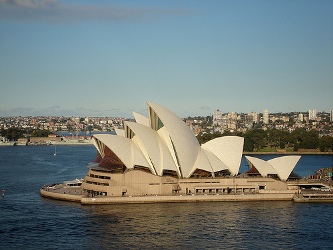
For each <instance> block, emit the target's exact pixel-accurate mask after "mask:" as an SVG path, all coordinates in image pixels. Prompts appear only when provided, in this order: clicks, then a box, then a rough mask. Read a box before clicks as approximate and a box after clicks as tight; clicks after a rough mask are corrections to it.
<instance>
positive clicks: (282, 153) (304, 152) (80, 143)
mask: <svg viewBox="0 0 333 250" xmlns="http://www.w3.org/2000/svg"><path fill="white" fill-rule="evenodd" d="M58 145H59V146H78V145H94V144H93V143H92V141H87V142H55V143H52V144H37V145H25V144H16V145H14V143H13V142H10V143H9V142H8V143H0V147H1V146H3V147H5V146H8V147H9V146H11V147H12V146H58ZM242 155H333V152H318V151H315V152H314V151H291V152H290V151H288V152H276V151H272V152H243V153H242Z"/></svg>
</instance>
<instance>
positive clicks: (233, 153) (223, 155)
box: [201, 136, 244, 175]
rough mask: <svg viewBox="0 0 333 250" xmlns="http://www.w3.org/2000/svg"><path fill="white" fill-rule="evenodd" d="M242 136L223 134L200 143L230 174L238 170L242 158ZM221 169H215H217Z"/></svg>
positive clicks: (234, 173) (236, 172)
mask: <svg viewBox="0 0 333 250" xmlns="http://www.w3.org/2000/svg"><path fill="white" fill-rule="evenodd" d="M243 143H244V138H243V137H239V136H223V137H218V138H215V139H213V140H211V141H208V142H206V143H204V144H202V145H201V147H202V148H204V149H205V150H208V151H210V152H212V153H213V154H214V155H216V156H217V157H218V158H219V159H220V160H221V161H222V162H223V163H224V165H226V166H227V167H228V169H229V171H230V173H231V174H232V175H237V174H238V172H239V167H240V163H241V160H242V153H243ZM219 170H222V169H217V171H219Z"/></svg>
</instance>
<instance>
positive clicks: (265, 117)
mask: <svg viewBox="0 0 333 250" xmlns="http://www.w3.org/2000/svg"><path fill="white" fill-rule="evenodd" d="M263 122H264V124H268V123H269V113H268V110H267V109H265V110H264V113H263Z"/></svg>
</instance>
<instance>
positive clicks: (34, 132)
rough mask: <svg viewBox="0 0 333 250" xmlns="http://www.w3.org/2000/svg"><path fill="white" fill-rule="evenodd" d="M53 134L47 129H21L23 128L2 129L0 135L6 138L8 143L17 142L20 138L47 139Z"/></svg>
mask: <svg viewBox="0 0 333 250" xmlns="http://www.w3.org/2000/svg"><path fill="white" fill-rule="evenodd" d="M50 133H51V132H50V131H49V130H45V129H21V128H15V127H12V128H8V129H1V130H0V135H1V136H2V137H5V138H6V139H7V140H8V141H17V140H18V139H19V138H23V137H26V138H30V137H47V136H49V134H50Z"/></svg>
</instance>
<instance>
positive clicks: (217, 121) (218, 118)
mask: <svg viewBox="0 0 333 250" xmlns="http://www.w3.org/2000/svg"><path fill="white" fill-rule="evenodd" d="M221 122H222V112H221V111H220V110H219V109H217V110H216V111H214V113H213V125H221Z"/></svg>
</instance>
